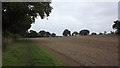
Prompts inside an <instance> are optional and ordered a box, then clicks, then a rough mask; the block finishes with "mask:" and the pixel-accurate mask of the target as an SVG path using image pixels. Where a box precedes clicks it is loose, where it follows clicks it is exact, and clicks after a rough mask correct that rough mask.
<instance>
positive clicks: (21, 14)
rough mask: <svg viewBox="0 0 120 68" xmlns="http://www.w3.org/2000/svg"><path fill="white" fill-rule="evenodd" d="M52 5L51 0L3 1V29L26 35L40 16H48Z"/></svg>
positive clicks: (42, 17)
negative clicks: (34, 0)
mask: <svg viewBox="0 0 120 68" xmlns="http://www.w3.org/2000/svg"><path fill="white" fill-rule="evenodd" d="M51 10H52V7H51V6H50V2H3V3H2V23H3V24H2V26H3V31H4V32H5V31H9V32H11V33H13V34H20V35H22V36H24V34H25V33H26V32H27V30H28V29H29V28H30V27H31V24H32V23H34V22H35V18H37V17H38V16H40V17H41V19H44V18H45V17H48V16H49V14H50V13H51Z"/></svg>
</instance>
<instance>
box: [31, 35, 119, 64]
mask: <svg viewBox="0 0 120 68" xmlns="http://www.w3.org/2000/svg"><path fill="white" fill-rule="evenodd" d="M32 40H34V41H35V42H38V43H39V44H40V45H42V46H43V47H45V48H47V49H48V50H52V51H54V52H56V55H57V54H59V56H60V55H61V57H64V58H63V60H64V61H67V60H68V63H69V64H70V63H71V64H72V62H73V64H72V65H71V66H74V65H75V66H78V65H83V66H117V65H118V36H114V35H107V36H105V35H101V36H81V37H80V36H79V37H55V38H34V39H32ZM54 54H55V53H54ZM65 59H66V60H65Z"/></svg>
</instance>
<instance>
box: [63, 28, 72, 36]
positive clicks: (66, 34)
mask: <svg viewBox="0 0 120 68" xmlns="http://www.w3.org/2000/svg"><path fill="white" fill-rule="evenodd" d="M63 36H71V32H70V31H69V30H68V29H65V30H64V31H63Z"/></svg>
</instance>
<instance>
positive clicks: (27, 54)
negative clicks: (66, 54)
mask: <svg viewBox="0 0 120 68" xmlns="http://www.w3.org/2000/svg"><path fill="white" fill-rule="evenodd" d="M2 57H3V58H2V61H3V62H2V65H3V66H64V63H63V62H62V61H61V60H59V59H58V58H56V57H55V56H53V55H52V54H51V53H49V52H48V51H46V50H44V49H43V48H41V47H40V46H37V44H36V43H34V42H32V41H31V40H25V39H21V40H17V41H16V43H14V44H12V45H10V46H9V47H7V48H6V50H5V51H4V52H3V53H2Z"/></svg>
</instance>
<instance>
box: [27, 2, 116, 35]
mask: <svg viewBox="0 0 120 68" xmlns="http://www.w3.org/2000/svg"><path fill="white" fill-rule="evenodd" d="M51 6H52V7H53V10H52V12H51V13H50V16H49V17H48V20H47V18H45V19H41V18H40V17H38V18H37V19H36V21H35V23H33V24H32V26H31V28H30V29H29V30H35V31H37V32H39V31H41V30H45V31H49V32H50V33H56V35H58V36H61V35H62V33H63V31H64V30H65V29H68V30H70V31H71V32H74V31H77V32H79V31H81V30H83V29H87V30H89V31H90V33H92V32H96V33H100V32H102V33H103V32H104V31H107V32H110V31H113V29H112V25H113V23H114V20H117V19H118V3H117V2H52V3H51Z"/></svg>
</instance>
